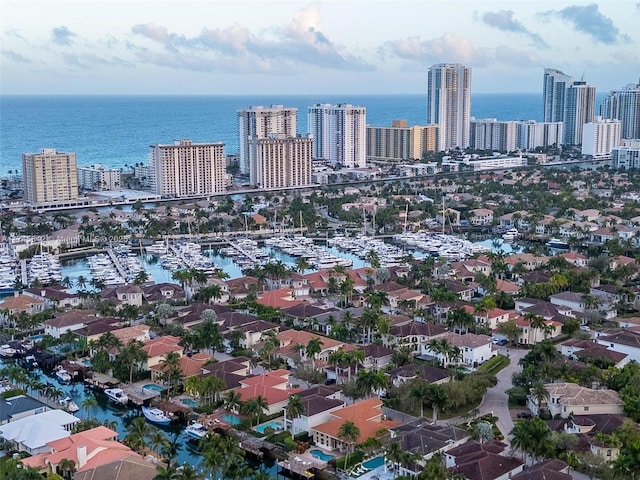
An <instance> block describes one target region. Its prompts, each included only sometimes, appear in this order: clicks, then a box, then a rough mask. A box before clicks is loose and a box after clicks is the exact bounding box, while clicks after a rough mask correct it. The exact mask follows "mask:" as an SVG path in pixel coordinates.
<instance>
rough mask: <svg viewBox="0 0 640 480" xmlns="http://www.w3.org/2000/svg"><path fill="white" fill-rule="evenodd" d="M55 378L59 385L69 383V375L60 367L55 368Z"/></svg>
mask: <svg viewBox="0 0 640 480" xmlns="http://www.w3.org/2000/svg"><path fill="white" fill-rule="evenodd" d="M56 377H57V379H58V381H59V382H60V383H70V382H71V375H69V372H67V371H66V370H65V369H64V368H62V367H57V368H56Z"/></svg>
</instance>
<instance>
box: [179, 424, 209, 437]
mask: <svg viewBox="0 0 640 480" xmlns="http://www.w3.org/2000/svg"><path fill="white" fill-rule="evenodd" d="M184 433H185V434H186V435H187V437H189V438H193V439H194V440H200V439H201V438H202V437H204V436H205V435H206V434H207V433H209V430H207V427H205V426H204V425H202V424H201V423H198V422H193V423H192V424H191V425H189V426H188V427H187V428H185V429H184Z"/></svg>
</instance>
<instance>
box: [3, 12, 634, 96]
mask: <svg viewBox="0 0 640 480" xmlns="http://www.w3.org/2000/svg"><path fill="white" fill-rule="evenodd" d="M0 19H1V20H0V46H1V47H0V50H1V52H0V53H1V55H0V94H5V95H6V94H42V95H53V94H65V95H66V94H100V95H102V94H108V95H119V94H178V95H180V94H198V95H247V94H416V93H424V92H425V90H426V78H427V70H428V68H429V66H430V65H433V64H436V63H462V64H464V65H467V66H470V67H472V92H473V93H541V90H542V76H543V71H544V68H545V67H552V68H557V69H559V70H562V71H564V72H565V73H566V74H568V75H571V76H573V77H576V78H581V77H583V78H584V80H586V81H587V83H589V84H592V85H596V87H597V89H598V91H601V92H606V91H609V90H611V89H616V88H621V87H623V86H624V85H626V84H628V83H637V82H638V81H639V80H638V79H639V77H640V28H638V27H637V25H640V0H604V1H600V2H592V1H586V2H585V1H580V0H572V1H568V2H567V1H564V0H555V1H533V0H509V1H503V0H499V1H490V0H467V1H462V0H385V1H381V0H325V1H318V2H300V1H295V0H281V1H269V0H263V1H250V0H232V1H226V0H220V1H217V0H208V1H190V0H185V1H178V0H175V1H161V0H160V1H158V0H127V1H121V0H107V1H100V0H73V1H57V0H46V1H36V0H19V1H16V0H0Z"/></svg>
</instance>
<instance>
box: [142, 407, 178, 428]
mask: <svg viewBox="0 0 640 480" xmlns="http://www.w3.org/2000/svg"><path fill="white" fill-rule="evenodd" d="M142 415H144V418H146V419H147V420H149V421H150V422H151V423H156V424H158V425H169V424H170V423H171V418H170V417H168V416H167V415H165V413H164V412H163V411H162V410H160V409H159V408H149V407H144V406H143V407H142Z"/></svg>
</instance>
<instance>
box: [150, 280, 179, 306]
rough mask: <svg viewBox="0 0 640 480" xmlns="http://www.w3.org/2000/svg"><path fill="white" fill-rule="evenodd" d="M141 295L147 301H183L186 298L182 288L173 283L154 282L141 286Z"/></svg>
mask: <svg viewBox="0 0 640 480" xmlns="http://www.w3.org/2000/svg"><path fill="white" fill-rule="evenodd" d="M142 297H143V299H144V300H145V301H146V302H148V303H158V302H170V303H175V302H183V301H185V300H186V295H185V292H184V289H183V288H182V287H181V286H180V285H176V284H174V283H156V284H154V285H145V286H143V287H142Z"/></svg>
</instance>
